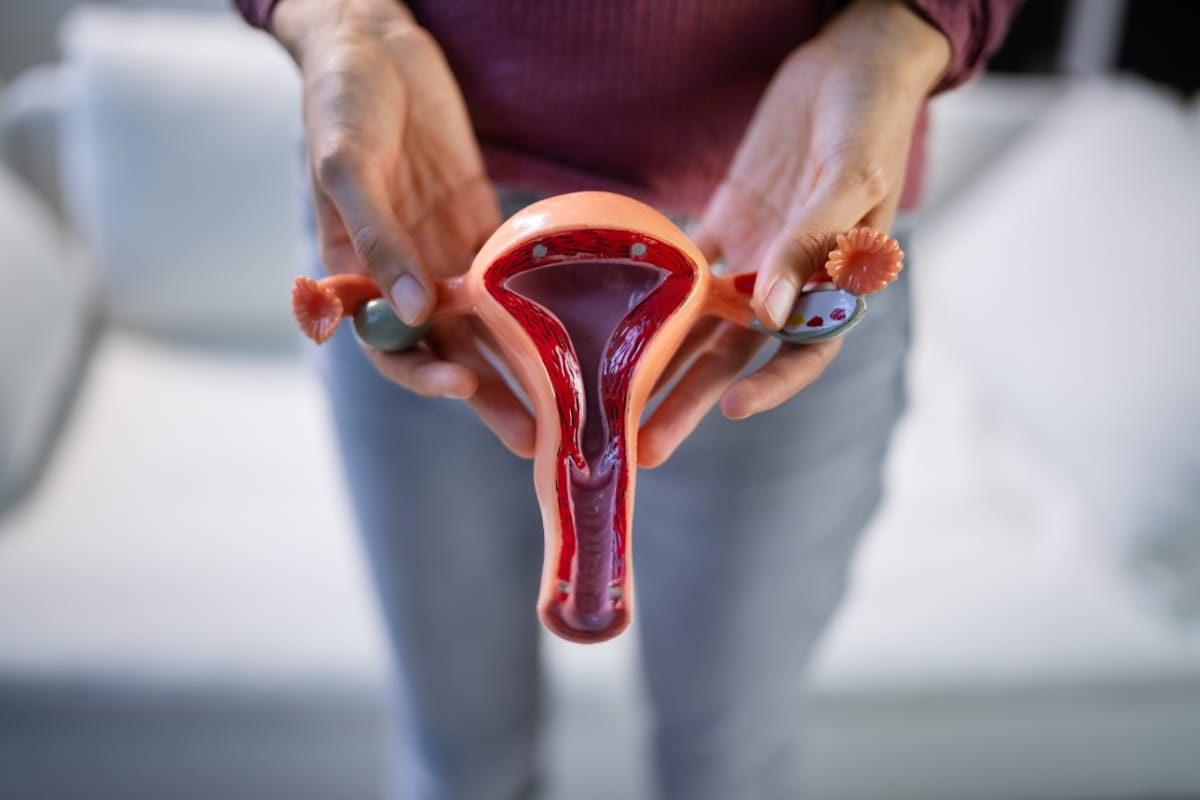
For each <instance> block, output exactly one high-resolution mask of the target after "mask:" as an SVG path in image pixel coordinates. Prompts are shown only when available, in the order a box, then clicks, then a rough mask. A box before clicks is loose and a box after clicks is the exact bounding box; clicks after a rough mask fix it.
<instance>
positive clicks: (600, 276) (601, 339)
mask: <svg viewBox="0 0 1200 800" xmlns="http://www.w3.org/2000/svg"><path fill="white" fill-rule="evenodd" d="M903 256H904V254H903V253H902V252H901V251H900V248H899V246H898V245H897V244H896V242H895V240H893V239H889V238H888V237H886V236H884V235H883V234H881V233H878V232H876V231H872V230H869V229H866V228H858V229H856V230H853V231H851V232H849V233H848V234H845V235H843V236H839V237H838V242H837V249H835V250H834V251H833V252H832V253H830V255H829V260H828V262H827V263H826V265H825V269H824V270H821V271H818V274H817V275H815V276H813V277H812V278H810V279H809V281H808V282H807V283H806V284H805V286H804V287H803V290H802V291H801V293H800V295H799V298H798V300H797V302H796V305H795V307H794V309H793V312H792V314H791V316H790V317H789V319H788V321H787V323H786V324H785V325H784V326H783V328H782V329H781V330H779V331H770V330H767V329H765V328H762V327H760V325H759V323H758V322H757V320H756V319H755V316H754V312H753V311H752V309H751V307H750V295H751V293H752V291H753V288H754V280H755V273H752V272H747V273H740V274H735V275H721V276H714V275H713V274H712V273H711V272H710V270H709V266H708V263H707V262H706V260H705V259H704V257H703V256H702V255H701V254H700V251H699V250H698V249H697V248H696V246H695V245H694V244H693V243H692V242H691V241H690V240H689V239H688V237H687V236H686V235H685V234H684V233H683V231H681V230H680V229H679V228H678V227H676V226H675V225H674V224H673V223H672V222H671V221H670V220H668V219H667V218H666V217H664V216H663V215H662V214H660V213H658V212H657V211H655V210H654V209H652V208H650V207H649V206H646V205H644V204H642V203H640V202H638V201H636V200H632V199H630V198H628V197H623V196H621V195H615V194H608V193H603V192H578V193H575V194H567V195H560V196H558V197H551V198H548V199H546V200H543V201H541V202H538V203H535V204H533V205H531V206H529V207H528V208H526V209H524V210H522V211H520V212H519V213H517V214H516V215H514V216H513V217H511V218H510V219H509V220H508V221H507V222H505V223H504V224H503V225H501V226H500V228H499V229H497V230H496V232H495V233H494V234H493V235H492V236H491V238H490V239H488V241H487V243H486V244H484V246H483V248H482V249H481V250H480V252H479V254H478V255H477V256H476V257H475V260H474V262H473V263H472V265H471V268H470V270H469V271H468V272H466V273H465V274H463V275H459V276H456V277H453V278H447V279H443V280H441V281H439V282H438V291H437V307H436V309H435V311H434V313H433V319H432V323H431V324H437V322H438V321H440V320H444V319H447V318H449V317H455V316H460V315H464V314H471V315H475V316H477V317H478V318H479V319H480V320H481V321H482V322H483V324H484V325H486V326H487V327H488V328H489V329H490V330H491V332H492V334H493V335H494V337H495V339H496V340H497V341H498V342H499V343H500V346H501V348H502V349H503V351H504V356H505V357H506V358H507V361H508V363H509V364H510V365H511V366H512V368H513V370H514V372H515V377H516V379H517V380H518V382H519V383H520V385H521V388H522V389H523V390H524V392H525V395H526V396H527V398H528V399H529V402H530V403H531V405H532V407H533V411H534V415H535V418H536V420H537V433H536V449H535V455H534V466H533V472H534V485H535V488H536V490H537V498H538V502H539V504H540V506H541V509H542V523H543V527H544V530H545V541H546V551H545V560H544V562H543V566H542V583H541V593H540V596H539V599H538V614H539V616H540V617H541V619H542V622H543V624H545V626H546V627H547V628H549V629H550V630H551V631H553V632H554V633H556V634H558V635H559V636H562V637H563V638H565V639H570V640H572V641H577V642H598V641H603V640H605V639H610V638H612V637H613V636H616V635H617V634H618V633H620V632H621V631H622V630H624V629H625V627H626V626H627V625H628V624H629V621H630V617H631V609H632V603H633V583H632V562H631V559H630V556H631V552H632V551H631V550H630V544H631V542H630V529H631V523H632V518H633V496H634V483H635V479H636V477H637V467H636V465H637V444H638V442H637V429H638V422H639V420H640V419H641V415H642V411H643V409H644V408H645V405H646V402H647V401H648V400H649V398H650V393H651V390H652V388H653V387H654V386H655V384H656V382H657V380H658V378H659V377H660V376H661V374H662V372H663V370H664V369H665V368H666V366H667V364H668V362H669V361H670V359H671V357H672V356H673V355H674V354H675V352H676V350H677V349H678V348H679V346H680V343H681V342H682V341H683V338H684V336H685V334H686V333H687V332H688V330H689V329H691V327H692V325H693V323H695V322H696V321H697V319H698V318H699V317H700V316H702V315H706V314H708V315H715V316H717V317H720V318H722V319H725V320H729V321H731V322H735V323H738V324H741V325H746V326H749V327H752V328H756V329H758V330H761V331H762V332H764V333H769V334H771V335H774V336H776V337H778V338H780V339H782V340H783V341H785V342H791V343H794V344H805V343H813V342H819V341H826V340H828V339H832V338H834V337H836V336H840V335H842V334H843V333H845V332H846V331H847V330H849V329H850V328H851V327H852V326H853V325H854V324H855V323H856V322H858V320H859V319H860V318H861V317H862V315H863V314H864V313H865V311H866V304H865V302H864V300H863V296H864V295H868V294H872V293H874V292H876V291H879V290H880V289H882V288H883V287H884V286H886V285H887V284H888V283H890V282H891V281H892V280H894V279H895V278H896V275H897V274H898V273H899V271H900V269H901V260H902V259H903ZM382 297H383V292H382V291H381V290H380V288H379V286H378V285H377V284H375V283H374V282H373V281H372V280H371V279H369V278H366V277H363V276H361V275H334V276H331V277H328V278H325V279H323V280H320V281H314V280H312V279H310V278H297V279H296V284H295V287H294V289H293V295H292V301H293V310H294V311H295V314H296V318H297V320H298V321H299V323H300V326H301V328H302V329H303V330H304V332H305V333H306V334H307V335H308V336H309V337H311V338H312V339H314V340H315V341H317V342H318V343H321V342H324V341H326V340H327V339H328V338H329V337H330V336H332V335H333V333H334V331H335V330H336V328H337V326H338V324H339V323H340V322H341V321H342V320H343V319H347V318H349V319H353V320H354V326H355V330H356V331H357V332H358V335H359V338H360V339H362V340H363V342H364V343H366V344H367V345H369V346H372V347H376V348H378V349H380V350H393V351H394V350H405V349H408V348H410V347H412V346H414V345H415V344H416V343H417V342H418V341H419V340H420V338H421V336H422V335H423V334H424V333H425V330H426V329H427V327H428V326H426V327H425V328H421V329H414V328H410V327H408V326H406V325H404V324H403V323H402V322H400V320H399V319H398V318H397V317H396V316H395V314H394V313H393V312H392V310H391V307H390V306H388V304H387V302H386V301H385V300H383V299H382Z"/></svg>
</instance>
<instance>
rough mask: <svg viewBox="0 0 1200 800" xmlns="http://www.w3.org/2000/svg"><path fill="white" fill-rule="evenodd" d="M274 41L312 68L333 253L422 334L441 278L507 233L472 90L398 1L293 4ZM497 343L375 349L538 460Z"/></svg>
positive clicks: (387, 367) (404, 379) (315, 173)
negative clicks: (462, 86) (462, 403)
mask: <svg viewBox="0 0 1200 800" xmlns="http://www.w3.org/2000/svg"><path fill="white" fill-rule="evenodd" d="M270 29H271V33H272V34H273V35H274V36H275V38H276V39H278V40H279V41H280V43H281V44H283V46H284V47H286V48H287V50H288V52H289V53H291V55H292V57H293V58H294V59H295V61H296V63H297V64H298V65H299V66H300V70H301V73H302V75H303V80H304V89H303V93H304V124H305V129H306V131H307V134H308V150H309V167H310V172H311V178H312V187H313V199H314V203H315V207H316V215H317V228H318V238H319V241H320V247H321V256H322V258H323V260H324V262H325V265H326V267H327V268H328V269H329V270H330V271H331V272H334V273H344V272H355V273H360V274H365V275H368V276H370V277H371V278H373V279H374V280H375V282H376V283H378V284H379V285H380V287H381V288H382V289H383V291H384V293H385V295H386V296H387V297H388V300H389V302H390V303H391V304H392V306H393V308H395V310H396V313H397V314H399V315H400V318H401V319H403V320H404V321H405V322H407V323H408V324H410V325H414V326H416V325H421V324H423V323H425V322H426V321H428V319H429V317H430V314H431V313H432V312H433V306H434V303H435V298H436V289H435V285H434V281H435V280H436V279H437V278H439V277H445V276H451V275H457V274H460V273H462V272H465V271H466V270H467V268H468V267H469V266H470V263H471V260H472V258H473V256H474V254H475V252H476V251H477V250H478V249H479V247H480V246H481V245H482V244H483V242H484V241H485V240H486V239H487V237H488V236H489V235H491V233H492V232H493V231H494V230H495V229H496V228H497V226H498V225H499V224H500V211H499V207H498V206H497V203H496V198H495V193H494V192H493V190H492V187H491V185H490V184H489V183H488V180H487V176H486V174H485V172H484V166H483V159H482V157H481V155H480V153H479V146H478V144H477V143H476V141H475V137H474V134H473V132H472V130H471V122H470V119H469V117H468V115H467V110H466V106H465V104H464V102H463V98H462V94H461V92H460V91H459V88H458V85H457V83H456V82H455V80H454V76H453V75H452V74H451V72H450V68H449V66H448V65H447V63H446V59H445V57H444V56H443V55H442V52H441V49H440V48H439V47H438V45H437V43H436V42H435V41H434V39H433V37H432V36H430V35H429V33H428V32H427V31H425V30H424V29H423V28H421V27H419V26H418V25H417V24H416V22H415V21H414V20H413V18H412V16H411V14H409V13H408V11H407V10H406V9H404V8H403V6H401V5H400V4H399V3H398V2H396V0H281V2H279V3H278V5H276V7H275V10H274V12H273V13H272V15H271V22H270ZM485 348H486V349H487V350H490V351H491V352H493V353H496V354H499V352H500V351H499V348H498V347H496V346H495V343H494V342H493V341H492V340H491V337H490V335H489V334H488V333H487V331H486V330H484V329H483V327H482V326H481V325H479V324H477V323H475V322H473V321H470V320H466V319H457V320H449V321H447V322H444V323H439V324H438V325H435V326H434V328H433V329H432V330H431V331H430V333H429V334H428V335H427V336H426V338H425V341H424V342H423V343H422V344H421V345H420V346H419V347H417V348H416V349H414V350H411V351H409V352H405V353H383V352H381V351H378V350H373V349H371V348H365V349H366V351H367V355H368V357H369V358H370V359H371V361H372V362H373V363H374V365H375V367H376V368H377V369H378V370H379V372H380V373H381V374H383V375H384V376H385V377H387V378H389V379H390V380H392V381H394V382H396V383H398V384H400V385H401V386H403V387H405V388H407V389H409V390H410V391H413V392H416V393H417V394H421V395H425V396H430V397H455V398H462V399H467V400H468V401H469V402H470V404H471V405H472V407H473V408H474V409H475V411H476V412H477V413H478V414H479V416H480V418H482V420H483V421H484V423H486V424H487V425H488V427H489V428H491V429H492V430H493V431H494V432H495V433H496V435H497V436H499V438H500V440H501V441H502V442H504V444H505V445H507V446H508V447H509V449H511V450H512V451H513V452H515V453H517V454H518V455H522V456H529V455H531V454H532V452H533V438H534V423H533V419H532V417H531V416H530V415H529V412H528V411H527V410H526V409H525V407H524V406H523V405H522V404H521V401H520V400H518V399H517V398H516V396H515V395H514V394H513V393H512V391H511V390H510V389H509V388H508V386H507V384H506V383H505V381H504V378H503V377H502V376H501V374H500V373H499V372H498V371H497V370H496V369H495V367H493V366H492V365H491V363H489V361H488V359H487V358H486V357H485V355H484V349H485Z"/></svg>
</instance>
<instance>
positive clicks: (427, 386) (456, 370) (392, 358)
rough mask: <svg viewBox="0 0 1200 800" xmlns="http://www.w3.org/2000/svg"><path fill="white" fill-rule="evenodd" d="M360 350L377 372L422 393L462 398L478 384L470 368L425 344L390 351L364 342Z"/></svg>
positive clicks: (428, 395)
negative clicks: (439, 353) (395, 351)
mask: <svg viewBox="0 0 1200 800" xmlns="http://www.w3.org/2000/svg"><path fill="white" fill-rule="evenodd" d="M363 351H364V352H365V353H366V354H367V358H368V359H370V361H371V363H372V364H373V365H374V366H375V369H376V370H378V371H379V374H380V375H382V376H383V377H385V378H387V379H388V380H390V381H392V382H393V383H397V384H399V385H401V386H403V387H404V388H405V389H408V390H409V391H410V392H413V393H415V394H419V395H421V396H422V397H452V398H455V399H458V400H465V399H466V398H468V397H470V396H472V395H473V394H475V391H476V389H477V388H478V386H479V380H478V378H477V377H476V376H475V373H473V372H472V371H471V370H470V369H468V368H467V367H464V366H462V365H461V364H455V363H453V362H450V361H446V360H444V359H442V358H439V357H438V356H437V354H435V353H434V352H433V351H431V350H430V349H429V348H427V347H418V348H416V349H413V350H408V351H406V352H403V353H389V352H384V351H383V350H376V349H375V348H374V347H367V346H364V347H363Z"/></svg>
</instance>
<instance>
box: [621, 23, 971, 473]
mask: <svg viewBox="0 0 1200 800" xmlns="http://www.w3.org/2000/svg"><path fill="white" fill-rule="evenodd" d="M949 63H950V46H949V42H947V40H946V39H945V37H944V36H943V35H942V34H941V33H940V32H939V31H937V30H936V29H934V28H933V27H931V26H930V25H929V24H928V23H926V22H925V21H924V20H922V19H921V18H920V17H918V16H917V15H916V14H915V13H913V12H912V11H911V10H909V9H908V8H907V7H906V6H905V5H904V4H903V3H899V2H879V1H877V0H858V2H854V3H852V4H850V5H849V6H848V7H847V8H846V9H845V10H843V11H842V12H841V13H840V14H839V15H838V16H837V17H836V18H834V19H833V20H831V21H830V23H829V24H828V25H827V26H826V27H825V28H824V29H823V30H822V32H821V33H820V34H819V35H818V36H817V37H816V38H814V39H812V40H811V41H809V42H807V43H805V44H804V45H802V46H801V47H800V48H798V49H797V50H796V51H795V52H794V53H793V54H792V55H791V56H790V57H789V58H788V59H787V60H786V61H785V62H784V64H783V65H782V66H781V67H780V69H779V70H778V72H777V73H776V75H775V78H774V80H773V81H772V83H771V85H770V86H769V87H768V89H767V92H766V94H765V95H764V96H763V99H762V100H761V101H760V103H759V106H758V109H757V111H756V112H755V115H754V118H753V119H752V121H751V123H750V126H749V128H748V130H747V132H746V134H745V136H744V138H743V140H742V143H741V146H740V147H739V149H738V151H737V154H736V156H735V157H734V161H733V164H732V166H731V167H730V169H729V172H728V174H727V175H726V177H725V179H724V181H723V182H722V183H721V185H720V187H719V188H718V189H717V191H716V193H715V194H714V195H713V198H712V200H711V201H710V203H709V205H708V207H707V209H706V211H705V213H704V215H703V216H702V218H701V221H700V223H699V225H698V227H697V229H696V230H695V231H694V232H693V238H694V239H695V241H696V243H697V245H699V247H700V249H701V251H702V252H703V253H704V254H705V256H706V257H707V258H708V259H709V261H710V262H713V261H716V260H717V259H721V260H723V261H724V263H725V268H726V270H727V271H728V272H746V271H754V270H757V271H758V279H757V282H756V284H755V288H754V297H753V306H754V310H755V313H756V314H757V316H758V318H759V320H760V321H761V322H762V323H763V325H765V326H767V327H769V328H771V329H778V328H779V327H780V326H781V324H782V323H783V322H784V321H785V320H786V318H787V315H788V313H789V312H790V311H791V307H792V304H793V302H794V300H795V296H796V293H797V292H798V291H799V288H800V287H801V286H803V284H804V282H805V280H806V279H807V278H808V276H809V275H811V274H812V273H813V272H815V271H816V270H817V269H818V268H820V267H821V266H822V265H823V264H824V261H825V258H826V255H827V254H828V253H829V251H830V250H831V249H832V247H833V245H834V242H835V240H836V237H837V235H838V234H839V233H844V232H845V231H847V230H849V229H850V228H853V227H856V226H859V225H866V226H869V227H872V228H875V229H876V230H880V231H887V230H888V229H889V228H890V226H891V222H892V217H893V216H894V215H895V212H896V206H897V204H898V203H899V200H900V192H901V190H902V188H903V185H904V178H905V169H906V166H907V161H908V154H909V146H910V143H911V139H912V130H913V126H914V124H915V122H916V120H917V117H918V115H919V113H920V110H921V107H922V105H923V103H924V102H925V99H926V97H927V95H928V94H929V92H930V90H931V89H932V88H933V87H934V86H935V85H936V84H937V82H938V81H939V79H940V78H941V76H942V74H943V73H944V72H945V70H946V68H947V67H948V65H949ZM766 341H767V340H766V338H765V337H764V336H762V335H761V334H758V333H755V332H753V331H749V330H746V329H744V328H740V327H737V326H735V325H732V324H730V323H726V322H718V321H715V320H712V319H708V320H702V321H701V322H700V323H698V324H697V325H696V326H695V327H694V328H693V330H692V331H691V332H690V333H689V335H688V338H687V339H686V340H685V342H684V344H683V346H682V347H681V348H680V351H679V353H678V354H677V355H676V356H675V358H674V360H673V362H672V364H671V365H670V366H669V367H668V369H667V370H666V372H665V374H664V378H663V380H662V384H666V383H667V382H668V381H669V380H670V379H672V378H675V377H678V382H677V383H676V384H675V386H674V387H673V388H672V389H671V391H670V393H669V394H668V395H667V396H666V397H665V398H664V399H663V401H662V403H661V405H660V406H659V408H658V410H657V411H656V412H655V413H654V415H653V416H652V417H651V418H650V419H649V420H648V421H647V422H646V424H645V426H644V427H643V428H642V432H641V435H640V436H639V443H640V447H641V450H640V456H639V461H640V462H641V465H642V466H645V467H652V466H657V465H658V464H661V463H663V462H664V461H666V460H667V458H669V457H670V455H671V453H672V452H674V450H675V449H676V448H677V447H678V446H679V444H680V443H682V442H683V440H684V439H685V438H686V437H687V436H688V434H690V433H691V432H692V430H694V429H695V427H696V425H698V424H699V422H700V420H701V419H703V417H704V416H705V415H706V414H707V413H708V411H709V410H710V409H711V408H712V406H713V405H714V404H716V403H718V402H719V403H720V406H721V410H722V412H724V414H725V415H726V416H728V417H730V418H733V419H742V418H745V417H748V416H751V415H753V414H757V413H760V412H763V411H767V410H769V409H771V408H774V407H775V406H777V405H779V404H780V403H782V402H784V401H785V400H787V399H788V398H789V397H791V396H792V395H794V394H796V393H797V392H798V391H800V390H801V389H803V388H804V387H805V386H807V385H809V384H810V383H812V382H813V381H814V380H816V379H817V378H818V377H819V376H820V374H821V372H822V371H823V370H824V369H825V367H826V366H827V365H828V364H829V363H830V361H831V360H832V359H833V358H834V356H835V355H836V354H837V352H838V349H839V348H840V347H841V342H840V340H834V341H831V342H826V343H823V344H815V345H788V344H784V345H781V346H780V348H779V351H778V353H777V354H776V355H775V356H774V357H773V358H772V359H771V360H770V361H769V362H768V363H767V364H765V365H764V366H763V367H762V368H761V369H759V370H758V371H757V372H755V373H753V374H751V375H749V376H747V377H745V378H743V379H741V380H737V376H738V374H739V373H740V372H741V371H742V370H743V369H745V368H746V366H747V365H748V364H749V363H750V361H751V360H752V359H753V358H754V356H755V354H756V353H757V352H758V351H759V350H760V349H761V348H762V347H763V345H764V344H765V343H766Z"/></svg>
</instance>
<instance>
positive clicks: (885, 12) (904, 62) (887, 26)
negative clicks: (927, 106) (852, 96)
mask: <svg viewBox="0 0 1200 800" xmlns="http://www.w3.org/2000/svg"><path fill="white" fill-rule="evenodd" d="M827 33H828V34H829V35H830V37H832V38H833V39H834V40H835V43H836V46H837V47H838V49H839V50H841V51H843V52H852V53H863V54H864V58H863V60H864V61H865V62H866V63H867V64H869V65H873V66H875V67H876V68H878V69H880V70H883V71H885V72H886V74H887V75H888V76H890V77H891V78H892V79H899V82H900V85H901V86H905V87H908V88H909V89H911V90H912V91H913V92H915V93H917V94H919V95H920V96H922V97H924V96H927V95H928V94H929V93H930V92H932V91H933V90H934V88H936V87H937V85H938V84H939V83H940V82H941V81H942V79H943V77H945V75H946V73H947V72H948V71H949V69H950V64H951V60H952V57H953V51H952V50H951V47H950V40H949V39H947V38H946V35H945V34H944V33H942V31H941V30H939V29H938V28H937V27H935V26H934V25H932V24H931V23H929V22H928V21H927V20H926V19H925V18H924V17H922V16H921V15H920V14H919V13H918V12H917V11H916V10H915V9H914V8H913V7H912V5H911V4H910V3H908V2H903V0H853V2H851V3H850V4H849V5H847V6H846V8H845V9H843V11H842V12H841V13H840V14H839V15H838V16H837V17H836V18H835V19H834V20H833V21H832V22H831V23H830V26H829V28H828V30H827Z"/></svg>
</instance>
